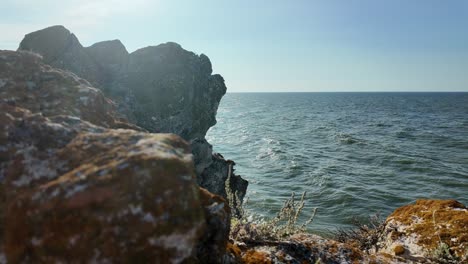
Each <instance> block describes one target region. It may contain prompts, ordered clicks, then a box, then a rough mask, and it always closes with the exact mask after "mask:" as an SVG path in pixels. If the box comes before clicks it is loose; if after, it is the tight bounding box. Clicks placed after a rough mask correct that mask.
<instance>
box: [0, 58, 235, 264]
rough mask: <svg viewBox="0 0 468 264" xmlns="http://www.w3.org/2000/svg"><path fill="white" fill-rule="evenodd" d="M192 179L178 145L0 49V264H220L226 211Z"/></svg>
mask: <svg viewBox="0 0 468 264" xmlns="http://www.w3.org/2000/svg"><path fill="white" fill-rule="evenodd" d="M122 128H125V129H122ZM194 171H195V170H194V166H193V162H192V154H191V150H190V146H189V145H188V144H187V143H186V142H185V141H184V140H183V139H181V138H180V137H178V136H176V135H173V134H150V133H146V132H145V131H144V129H141V128H139V127H137V126H135V125H131V124H129V123H127V122H126V121H125V120H124V119H121V118H119V117H118V113H117V111H116V110H115V108H114V104H113V103H112V101H111V100H109V99H107V98H106V97H104V96H103V94H102V92H101V91H99V90H98V89H95V88H93V87H91V86H90V85H89V83H88V82H86V81H85V80H83V79H81V78H79V77H77V76H76V75H74V74H72V73H69V72H65V71H62V70H58V69H55V68H52V67H50V66H48V65H45V64H43V63H42V61H41V58H40V57H38V56H37V55H35V54H31V53H28V52H12V51H0V190H1V193H0V198H1V199H0V212H1V217H0V226H1V227H2V228H0V245H1V248H2V251H3V252H2V253H0V260H2V261H4V260H5V261H6V260H8V262H10V263H59V262H68V261H69V260H70V259H72V260H73V261H74V262H76V263H88V262H97V263H114V262H131V263H133V262H137V263H141V262H143V263H144V262H150V263H155V262H156V263H158V262H159V263H181V262H201V261H202V259H204V258H206V259H219V258H220V257H221V256H222V255H223V254H224V249H225V245H226V241H227V236H228V232H229V218H230V212H229V208H228V205H227V203H226V202H225V201H224V199H223V198H221V197H219V196H216V195H213V194H211V193H209V192H207V191H206V190H203V189H200V188H199V187H198V186H197V184H196V177H195V174H194ZM207 250H209V252H210V254H209V255H208V253H207Z"/></svg>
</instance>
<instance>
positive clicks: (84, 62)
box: [18, 26, 248, 199]
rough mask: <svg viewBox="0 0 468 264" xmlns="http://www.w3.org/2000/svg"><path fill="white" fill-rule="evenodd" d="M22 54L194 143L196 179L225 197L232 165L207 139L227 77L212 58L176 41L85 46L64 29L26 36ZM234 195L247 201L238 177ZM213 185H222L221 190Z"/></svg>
mask: <svg viewBox="0 0 468 264" xmlns="http://www.w3.org/2000/svg"><path fill="white" fill-rule="evenodd" d="M18 50H25V51H32V52H35V53H38V54H40V55H41V56H43V59H44V62H45V63H47V64H50V65H52V66H54V67H57V68H60V69H64V70H68V71H71V72H73V73H75V74H76V75H77V76H79V77H81V78H84V79H86V80H88V81H89V82H90V84H91V85H94V86H95V87H97V88H99V89H100V90H102V91H103V92H104V94H105V95H106V96H108V97H110V98H111V99H112V100H113V101H114V102H116V107H117V110H118V112H119V114H120V116H122V117H124V118H126V119H127V120H129V121H130V122H132V123H134V124H136V125H137V126H139V127H142V128H144V129H146V130H148V131H150V132H157V133H174V134H177V135H179V136H181V137H182V138H184V139H185V140H187V141H189V142H190V143H191V145H192V151H193V155H194V161H195V167H196V174H197V181H198V183H199V184H200V185H201V186H202V187H205V188H207V189H208V190H209V191H211V192H214V193H216V194H220V195H223V196H225V197H226V194H225V191H224V182H225V181H226V179H228V175H227V172H228V171H229V169H228V168H229V166H231V164H230V163H229V162H228V161H226V160H225V159H224V158H223V157H222V156H221V155H217V154H213V153H212V146H211V145H210V144H209V143H208V142H207V141H206V140H205V135H206V132H207V131H208V129H209V128H210V127H211V126H213V125H215V124H216V112H217V109H218V105H219V102H220V100H221V98H222V96H223V95H224V94H225V93H226V86H225V84H224V79H223V78H222V77H221V76H220V75H218V74H215V75H213V74H212V66H211V62H210V60H209V58H208V57H207V56H206V55H204V54H201V55H196V54H194V53H193V52H189V51H186V50H184V49H183V48H182V47H181V46H180V45H178V44H176V43H166V44H161V45H158V46H150V47H146V48H142V49H139V50H137V51H135V52H132V53H130V54H129V53H128V52H127V50H126V48H125V46H124V45H123V44H122V43H121V42H120V41H119V40H112V41H104V42H99V43H96V44H94V45H92V46H90V47H87V48H85V47H83V46H82V45H81V44H80V42H79V41H78V39H77V38H76V36H75V35H74V34H72V33H70V31H68V30H67V29H66V28H64V27H63V26H53V27H49V28H46V29H43V30H39V31H36V32H32V33H30V34H27V35H26V36H25V38H24V39H23V41H21V44H20V46H19V49H18ZM230 176H231V177H230V178H231V179H233V183H232V184H230V185H229V186H232V191H233V193H237V194H238V196H239V197H240V198H241V199H242V198H243V196H244V195H245V191H246V188H247V184H248V183H247V181H245V180H243V179H242V178H241V177H239V176H237V175H235V174H234V173H233V174H232V175H230ZM213 182H217V183H218V182H220V183H222V185H221V186H219V185H218V184H213Z"/></svg>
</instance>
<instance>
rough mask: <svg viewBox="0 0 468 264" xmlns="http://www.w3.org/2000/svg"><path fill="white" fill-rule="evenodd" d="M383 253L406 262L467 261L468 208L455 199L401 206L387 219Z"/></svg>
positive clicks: (425, 201) (423, 201) (422, 201)
mask: <svg viewBox="0 0 468 264" xmlns="http://www.w3.org/2000/svg"><path fill="white" fill-rule="evenodd" d="M382 251H383V252H386V253H388V254H392V255H397V256H398V257H400V258H401V259H404V260H405V261H423V260H428V259H429V260H433V261H435V262H437V261H440V262H443V261H446V262H447V263H457V262H460V263H462V262H463V261H468V259H467V257H468V208H466V206H465V205H463V204H461V203H459V202H457V201H455V200H418V201H416V203H415V204H411V205H406V206H403V207H400V208H398V209H397V210H395V212H393V213H392V214H391V215H390V216H389V217H388V218H387V221H386V223H385V233H384V240H383V242H382ZM449 261H452V262H449Z"/></svg>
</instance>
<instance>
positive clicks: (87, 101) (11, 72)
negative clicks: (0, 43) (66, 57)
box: [0, 51, 142, 130]
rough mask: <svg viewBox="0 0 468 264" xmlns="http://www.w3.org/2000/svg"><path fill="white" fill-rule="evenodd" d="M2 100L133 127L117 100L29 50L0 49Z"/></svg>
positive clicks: (109, 125)
mask: <svg viewBox="0 0 468 264" xmlns="http://www.w3.org/2000/svg"><path fill="white" fill-rule="evenodd" d="M0 86H1V87H0V101H1V102H4V103H8V104H10V105H15V106H19V107H22V108H25V109H28V110H30V111H31V112H33V113H36V112H41V113H42V114H43V115H44V116H56V115H70V116H74V117H77V118H80V119H83V120H86V121H89V122H91V123H93V124H95V125H99V126H102V127H107V128H131V129H135V130H142V129H141V128H138V127H137V126H135V125H132V124H129V123H128V122H126V121H125V119H123V118H122V117H120V116H119V114H118V112H117V111H116V108H115V103H114V102H113V101H111V100H110V99H108V98H106V97H104V95H103V94H102V92H101V91H100V90H99V89H96V88H94V87H92V86H91V85H90V83H89V82H87V81H86V80H84V79H82V78H79V77H78V76H76V75H74V74H72V73H69V72H66V71H63V70H60V69H56V68H53V67H51V66H49V65H47V64H44V63H43V61H42V59H41V57H40V56H38V55H35V54H33V53H29V52H13V51H0Z"/></svg>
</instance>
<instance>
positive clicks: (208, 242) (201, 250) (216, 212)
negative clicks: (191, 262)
mask: <svg viewBox="0 0 468 264" xmlns="http://www.w3.org/2000/svg"><path fill="white" fill-rule="evenodd" d="M200 199H201V203H202V206H203V208H204V212H205V216H206V225H207V227H208V228H207V229H206V231H205V233H204V235H203V238H202V239H201V240H200V242H199V244H198V247H197V258H198V261H199V262H200V263H220V260H221V259H222V257H223V256H224V254H225V249H226V243H227V241H228V240H229V229H230V224H231V214H230V208H229V204H228V203H227V202H226V200H224V199H223V198H222V197H220V196H218V195H214V194H212V193H210V192H208V191H207V190H205V189H203V188H200Z"/></svg>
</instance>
